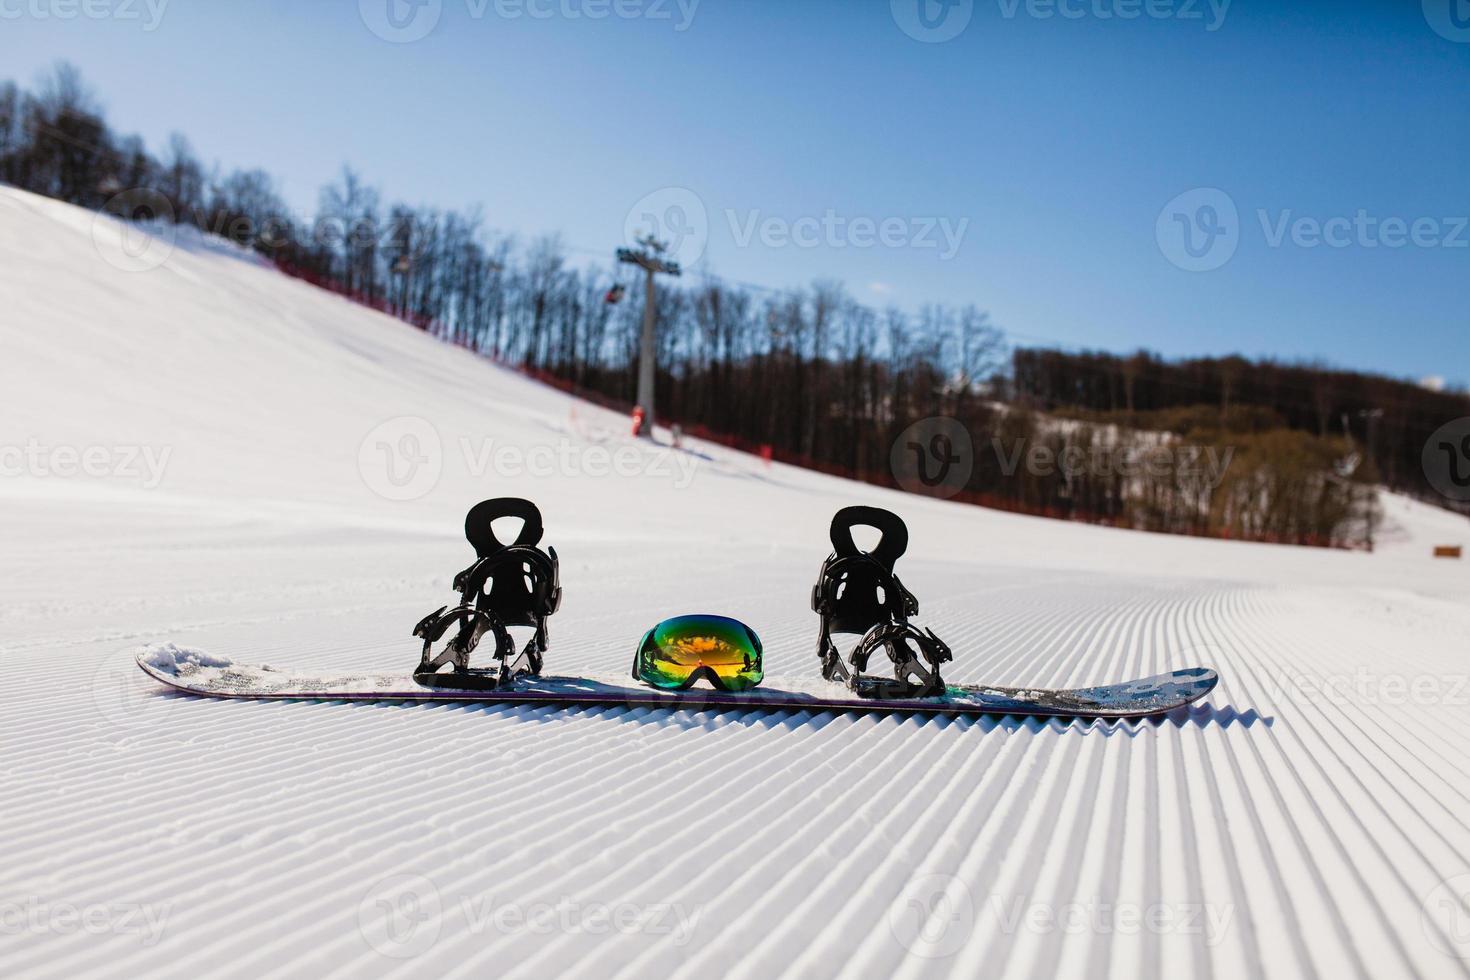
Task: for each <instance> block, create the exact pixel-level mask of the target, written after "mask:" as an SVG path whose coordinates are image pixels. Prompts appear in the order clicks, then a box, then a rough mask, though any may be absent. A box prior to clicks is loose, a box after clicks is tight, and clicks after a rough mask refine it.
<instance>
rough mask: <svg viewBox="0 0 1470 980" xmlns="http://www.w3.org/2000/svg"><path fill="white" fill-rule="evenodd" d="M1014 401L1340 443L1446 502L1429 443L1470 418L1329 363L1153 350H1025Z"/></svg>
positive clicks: (1185, 427) (1466, 402)
mask: <svg viewBox="0 0 1470 980" xmlns="http://www.w3.org/2000/svg"><path fill="white" fill-rule="evenodd" d="M1012 377H1013V382H1014V396H1015V398H1016V400H1018V401H1019V402H1021V403H1023V404H1026V405H1028V406H1031V407H1033V408H1037V409H1040V410H1043V411H1048V412H1056V413H1061V414H1066V415H1072V416H1075V417H1079V418H1085V419H1088V420H1092V421H1096V422H1102V423H1112V424H1117V425H1122V426H1127V427H1130V428H1140V429H1152V430H1163V431H1172V432H1175V433H1177V434H1180V435H1188V434H1189V432H1190V431H1191V430H1193V429H1199V428H1201V427H1209V428H1214V429H1222V430H1224V431H1225V432H1226V433H1227V434H1230V435H1243V434H1260V433H1263V432H1267V431H1270V430H1273V429H1278V428H1280V429H1287V430H1291V431H1293V432H1299V433H1308V434H1311V435H1314V436H1316V437H1318V438H1321V439H1327V438H1337V439H1340V440H1343V441H1344V442H1345V443H1347V444H1348V445H1350V446H1351V449H1352V452H1354V453H1356V454H1358V455H1359V456H1361V457H1362V458H1363V459H1364V460H1365V461H1366V462H1367V463H1369V464H1371V468H1372V475H1373V476H1374V478H1376V479H1379V480H1381V481H1382V482H1383V483H1384V484H1386V485H1387V486H1389V487H1391V488H1393V489H1395V490H1400V491H1403V492H1405V493H1409V494H1413V495H1415V496H1418V497H1422V498H1424V499H1426V500H1431V501H1433V502H1435V503H1438V504H1441V505H1444V504H1446V503H1448V501H1446V500H1445V498H1444V497H1442V496H1441V495H1439V494H1438V493H1436V492H1435V491H1434V489H1433V488H1432V487H1431V486H1430V484H1429V482H1428V480H1427V478H1426V476H1425V472H1424V464H1423V461H1422V455H1423V451H1424V445H1425V443H1426V442H1427V441H1428V439H1429V437H1430V436H1431V435H1432V434H1433V433H1434V431H1435V430H1436V429H1438V428H1439V427H1440V426H1442V425H1444V424H1445V423H1446V422H1448V421H1450V420H1451V419H1455V418H1460V417H1463V416H1466V415H1470V396H1467V395H1466V394H1465V393H1464V392H1457V391H1436V390H1433V389H1430V388H1426V387H1424V386H1422V385H1418V384H1413V383H1411V382H1407V381H1400V380H1396V379H1393V378H1386V377H1382V376H1379V375H1371V374H1363V373H1360V372H1355V371H1341V370H1335V369H1332V368H1329V367H1326V366H1323V365H1299V364H1278V363H1275V362H1272V361H1249V360H1246V359H1244V358H1240V357H1222V358H1190V359H1186V360H1178V361H1168V360H1164V359H1162V358H1160V357H1158V356H1156V355H1153V354H1150V353H1147V352H1138V353H1135V354H1132V355H1127V356H1119V355H1115V354H1107V353H1096V352H1088V353H1071V352H1067V351H1059V350H1041V349H1029V350H1017V351H1016V352H1015V354H1014V357H1013V373H1012Z"/></svg>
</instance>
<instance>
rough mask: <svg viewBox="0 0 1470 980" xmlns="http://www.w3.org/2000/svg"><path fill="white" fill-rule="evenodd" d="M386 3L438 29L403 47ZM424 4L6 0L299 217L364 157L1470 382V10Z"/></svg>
mask: <svg viewBox="0 0 1470 980" xmlns="http://www.w3.org/2000/svg"><path fill="white" fill-rule="evenodd" d="M390 2H391V3H393V4H395V5H397V6H396V7H395V8H394V9H396V10H397V12H398V13H399V14H400V15H401V16H400V19H399V20H398V21H397V23H399V24H401V25H405V30H406V31H407V33H408V34H410V35H412V34H413V33H416V32H422V31H424V30H427V34H426V35H425V36H423V37H422V38H420V39H417V40H412V41H408V42H405V43H396V42H393V41H390V40H385V39H384V37H382V36H379V35H380V34H387V35H390V36H392V35H393V28H392V23H393V22H390V21H388V20H386V19H385V10H386V9H387V5H388V4H389V3H390ZM417 2H418V3H420V4H421V6H419V7H415V6H412V5H410V4H409V3H407V2H405V0H361V2H360V3H359V2H358V0H332V2H312V3H303V2H288V0H270V2H255V3H249V4H245V3H227V2H224V0H85V3H84V0H0V76H8V77H12V78H14V79H16V80H17V81H20V82H22V83H24V84H32V83H34V81H35V80H36V77H37V75H38V74H39V73H40V72H42V71H43V70H45V69H46V68H47V66H49V65H50V64H52V63H53V62H54V61H56V60H57V59H62V58H65V59H69V60H71V61H72V62H74V63H75V64H77V65H78V66H79V67H80V68H81V69H82V71H83V73H84V74H85V76H86V77H87V79H88V80H89V81H90V82H91V84H92V85H93V86H94V88H96V89H97V90H98V92H99V93H100V95H101V96H102V101H103V103H104V104H105V107H106V108H107V110H108V114H109V117H110V119H111V120H112V122H113V124H114V125H115V126H117V127H118V128H120V129H123V130H127V131H136V132H139V133H142V134H143V135H144V137H145V138H146V139H147V140H148V141H149V143H150V145H152V146H154V147H155V148H157V147H161V146H162V144H163V141H164V140H165V139H166V137H167V134H168V133H169V132H170V131H172V130H178V131H180V132H183V133H184V134H186V135H187V136H188V137H189V138H190V140H191V141H192V142H193V144H194V146H195V148H196V149H197V151H198V152H199V153H200V154H201V155H202V156H203V157H204V158H205V159H206V160H208V161H216V160H217V161H219V162H220V163H221V164H223V165H225V166H227V167H233V166H240V165H249V166H260V167H262V168H264V169H266V170H268V171H269V172H271V173H272V174H274V175H276V177H277V178H278V179H279V181H280V184H281V188H282V190H283V193H284V195H285V196H286V198H287V199H288V201H290V202H291V203H292V205H293V206H295V207H297V208H300V209H302V210H310V209H311V208H312V207H313V206H314V203H315V200H316V196H317V191H318V188H319V187H320V185H321V184H322V183H324V182H326V181H327V180H329V179H331V178H332V177H333V176H334V175H335V174H336V173H337V171H338V170H339V169H340V167H341V166H342V165H343V164H344V163H348V162H350V163H351V164H352V165H353V166H355V167H356V168H357V169H358V170H359V171H360V172H362V173H363V174H364V176H366V177H367V178H368V179H369V180H370V181H371V182H373V183H374V184H376V185H377V186H378V187H380V188H381V189H382V190H383V192H384V193H385V195H387V196H388V197H390V198H393V199H404V200H408V201H411V202H414V203H420V204H433V205H440V206H446V207H464V206H468V205H471V204H476V203H478V204H481V205H483V209H484V214H485V219H486V223H487V224H488V225H490V226H492V227H494V228H497V229H500V230H503V231H507V232H514V233H517V234H519V235H521V236H523V237H530V236H534V235H537V234H542V233H547V232H560V233H561V234H562V236H563V238H564V240H565V242H566V243H567V244H568V245H569V246H572V247H574V248H577V249H586V250H588V251H587V252H586V253H579V254H587V255H593V254H603V253H610V252H611V250H612V249H613V248H614V247H615V246H616V245H618V244H620V243H621V241H622V240H623V238H624V235H625V232H626V230H627V228H628V225H629V220H630V213H632V214H633V215H634V217H635V219H636V217H637V215H638V214H639V213H640V212H646V213H654V214H659V215H662V216H664V218H665V219H666V220H667V219H681V220H677V221H675V222H674V223H675V224H678V225H679V226H680V227H679V228H676V229H674V230H675V231H683V230H685V229H688V230H689V231H690V234H687V235H685V236H684V242H685V249H686V253H685V257H686V258H689V259H691V260H697V262H698V263H702V264H703V265H704V267H707V268H708V269H709V270H711V271H713V272H715V273H718V274H720V275H722V276H725V277H727V278H730V279H736V280H742V281H747V282H752V283H758V284H763V285H767V286H771V287H781V286H789V285H798V284H804V283H808V282H810V281H812V280H814V279H818V278H832V279H840V280H842V281H844V282H845V283H847V285H848V286H849V288H850V289H851V291H852V292H853V293H854V295H856V296H857V297H858V298H860V299H862V300H863V301H865V302H869V303H872V304H875V305H886V304H889V303H892V304H895V305H898V306H902V307H907V308H914V307H916V306H917V305H918V304H920V303H922V302H924V301H927V300H937V301H942V302H947V303H954V304H960V303H969V302H973V303H976V304H977V305H979V306H980V307H982V308H984V309H987V310H989V311H990V313H991V315H992V317H993V319H994V320H995V322H996V323H998V324H999V325H1001V326H1003V327H1005V328H1006V329H1008V330H1009V331H1011V332H1012V333H1013V334H1014V335H1015V337H1016V338H1017V340H1018V341H1019V342H1036V341H1050V342H1057V343H1061V344H1064V345H1067V346H1074V347H1095V348H1105V349H1114V350H1131V349H1133V348H1136V347H1147V348H1150V349H1153V350H1158V351H1160V352H1163V353H1165V354H1169V355H1189V354H1220V353H1228V352H1236V351H1238V352H1241V353H1244V354H1247V355H1253V356H1254V355H1271V356H1277V357H1281V358H1285V359H1313V358H1322V359H1324V360H1327V361H1330V362H1333V363H1336V364H1341V365H1344V366H1349V367H1357V368H1366V369H1372V370H1380V371H1385V372H1387V373H1390V374H1394V375H1399V376H1405V377H1412V378H1421V377H1426V376H1433V375H1439V376H1443V377H1446V378H1448V379H1449V380H1450V381H1451V382H1462V383H1463V382H1465V381H1467V380H1470V329H1467V327H1470V312H1467V311H1470V307H1467V304H1466V302H1465V283H1466V281H1467V276H1466V272H1467V269H1470V229H1467V228H1466V227H1465V225H1466V216H1467V215H1470V167H1467V160H1470V125H1467V124H1470V103H1467V102H1466V99H1465V93H1466V92H1467V91H1470V2H1467V0H1424V3H1423V4H1422V5H1421V4H1420V3H1418V2H1414V0H1405V2H1389V0H1377V2H1370V0H1359V2H1357V3H1353V2H1339V3H1332V4H1325V3H1322V4H1319V3H1313V2H1298V3H1291V4H1287V3H1279V2H1278V3H1268V2H1264V0H1234V2H1232V3H1228V4H1225V3H1224V0H1215V2H1214V4H1213V5H1212V4H1211V3H1210V0H950V4H951V6H949V7H945V6H942V5H941V4H940V3H939V2H938V0H891V2H890V0H851V2H847V3H841V2H823V0H801V2H795V0H787V2H763V0H742V2H736V0H698V2H695V0H417ZM1452 2H1456V3H1459V4H1461V9H1460V10H1459V11H1458V14H1459V15H1461V16H1460V17H1459V18H1458V19H1457V18H1456V17H1455V16H1452V14H1453V13H1455V11H1452V9H1451V7H1450V4H1451V3H1452ZM921 3H922V4H924V5H925V8H924V9H925V12H926V13H927V15H928V23H930V24H931V25H934V26H933V28H932V30H926V29H925V28H924V27H923V26H922V25H921V22H920V20H919V18H918V13H919V5H920V4H921ZM86 4H90V6H87V5H86ZM1222 5H1223V6H1222ZM599 14H602V15H603V16H597V15H599ZM414 17H417V18H418V19H417V20H415V19H414ZM1462 25H1463V26H1462ZM375 27H376V28H377V33H375V31H374V28H375ZM430 27H431V28H432V29H429V28H430ZM906 28H907V31H906ZM950 34H953V35H954V36H952V37H948V39H945V40H941V39H940V38H942V37H946V36H948V35H950ZM912 35H918V38H916V37H915V36H912ZM399 36H402V35H399ZM919 38H928V40H927V41H925V40H921V39H919ZM650 195H651V196H650ZM640 202H641V203H640ZM671 203H672V204H677V205H680V206H681V207H683V209H684V210H682V211H670V210H669V205H670V204H671ZM694 209H699V210H702V211H703V213H704V217H705V221H704V223H703V224H701V223H700V222H699V221H698V215H697V214H696V215H694V216H693V217H692V218H691V216H690V215H691V212H692V211H693V210H694ZM666 230H667V229H666ZM880 232H881V233H880ZM1186 236H1187V237H1186Z"/></svg>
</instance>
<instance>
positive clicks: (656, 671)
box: [633, 616, 765, 691]
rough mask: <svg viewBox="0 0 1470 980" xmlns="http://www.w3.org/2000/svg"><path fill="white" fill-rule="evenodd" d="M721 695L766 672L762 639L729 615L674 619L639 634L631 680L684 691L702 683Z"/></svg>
mask: <svg viewBox="0 0 1470 980" xmlns="http://www.w3.org/2000/svg"><path fill="white" fill-rule="evenodd" d="M701 677H702V678H704V679H705V680H707V681H709V683H710V685H711V686H713V687H714V688H716V689H717V690H721V691H748V690H750V689H751V688H753V687H755V686H756V685H757V684H759V683H760V682H761V679H762V678H763V677H765V670H764V667H763V665H762V658H761V641H760V637H758V636H756V635H755V630H753V629H751V628H750V627H749V626H746V625H745V624H744V623H742V622H740V621H739V620H738V619H730V618H729V617H728V616H676V617H674V618H673V619H666V620H664V621H663V622H662V623H659V624H658V625H657V626H655V627H654V628H653V629H651V630H649V631H648V632H647V633H644V634H643V639H641V640H639V641H638V650H637V652H636V653H635V654H634V655H633V679H634V680H635V681H642V682H643V683H645V684H649V685H652V686H653V687H657V688H662V689H663V690H666V691H682V690H684V689H685V688H687V687H690V686H692V685H693V684H694V682H695V681H697V680H699V679H700V678H701Z"/></svg>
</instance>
